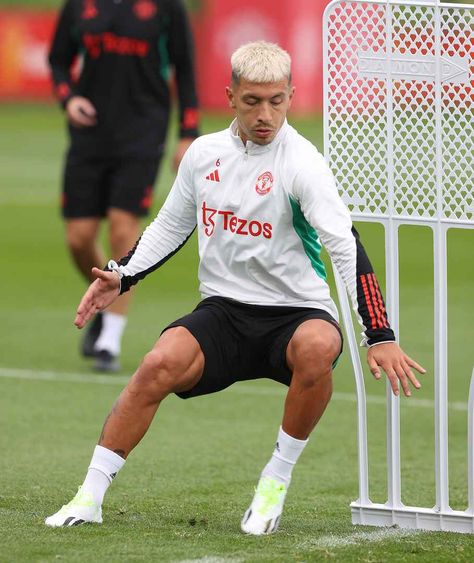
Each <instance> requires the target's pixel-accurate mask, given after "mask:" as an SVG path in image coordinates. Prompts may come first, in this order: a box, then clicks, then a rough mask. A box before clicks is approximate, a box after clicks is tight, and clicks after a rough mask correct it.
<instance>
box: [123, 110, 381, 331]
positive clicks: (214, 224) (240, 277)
mask: <svg viewBox="0 0 474 563" xmlns="http://www.w3.org/2000/svg"><path fill="white" fill-rule="evenodd" d="M196 226H197V229H198V237H199V256H200V264H199V281H200V292H201V294H202V297H203V298H205V297H210V296H222V297H228V298H231V299H235V300H237V301H240V302H242V303H251V304H256V305H273V306H294V307H312V308H320V309H324V310H325V311H328V312H329V313H330V314H331V315H333V317H334V318H336V319H337V318H338V313H337V310H336V307H335V304H334V302H333V300H332V299H331V297H330V294H329V287H328V284H327V283H326V271H325V268H324V265H323V263H322V261H321V258H320V250H321V245H320V241H321V242H322V244H323V245H324V247H325V248H326V250H327V252H328V254H329V255H330V257H331V259H332V261H333V263H334V265H335V266H336V268H337V269H338V271H339V272H340V274H341V276H342V279H343V280H344V283H345V285H346V287H347V290H348V293H349V295H350V297H351V299H352V303H353V306H354V309H355V311H356V312H357V313H360V311H359V310H358V303H357V280H356V277H357V274H356V272H357V264H356V262H357V249H356V238H355V236H354V234H353V233H352V232H351V228H352V221H351V218H350V215H349V211H348V210H347V208H346V206H345V205H344V203H343V202H342V200H341V198H340V197H339V194H338V191H337V188H336V184H335V180H334V177H333V175H332V173H331V171H330V170H329V167H328V165H327V164H326V162H325V160H324V157H323V156H322V155H321V154H320V153H319V152H318V150H317V149H316V148H315V147H314V145H313V144H312V143H310V142H309V141H307V140H306V139H305V138H304V137H302V136H301V135H299V134H298V133H297V131H296V130H295V129H294V128H293V127H291V126H290V125H288V123H287V122H286V121H285V123H284V124H283V126H282V128H281V129H280V131H279V132H278V133H277V135H276V137H275V139H274V140H273V141H272V142H271V143H270V144H268V145H257V144H254V143H252V142H250V141H248V142H247V143H246V145H244V144H243V142H242V140H241V139H240V137H239V136H238V135H237V125H236V121H234V122H233V123H232V124H231V126H230V128H229V129H226V130H224V131H220V132H218V133H213V134H210V135H204V136H202V137H200V138H198V139H196V140H195V141H194V142H193V144H192V145H191V147H190V148H189V149H188V151H187V152H186V154H185V156H184V158H183V160H182V162H181V165H180V167H179V171H178V174H177V177H176V180H175V182H174V185H173V187H172V189H171V191H170V193H169V195H168V198H167V199H166V201H165V203H164V205H163V207H162V208H161V210H160V212H159V213H158V215H157V217H156V219H155V220H154V221H153V222H152V223H151V224H150V225H149V226H148V228H147V229H146V230H145V232H144V233H143V235H142V237H141V239H140V241H139V243H138V245H137V247H136V248H135V249H134V251H133V253H131V254H130V255H129V257H128V258H126V259H124V260H122V261H121V264H122V265H120V266H119V268H118V269H117V270H118V271H119V274H120V275H121V276H122V292H123V291H125V290H126V289H128V287H130V285H132V284H133V283H136V282H137V281H138V279H141V278H142V277H144V276H145V275H146V274H147V273H149V272H150V271H153V270H154V269H156V268H157V267H158V266H160V265H161V264H162V263H163V262H164V261H166V259H167V258H169V257H170V256H172V255H173V254H174V253H175V252H177V250H179V248H180V247H181V246H182V245H183V244H184V243H185V242H186V240H187V239H188V238H189V236H190V235H191V233H192V231H193V230H194V228H195V227H196ZM365 309H366V308H365ZM365 309H364V310H365ZM359 320H360V321H361V324H362V326H363V327H364V331H366V326H367V324H368V323H367V321H366V320H365V319H364V321H362V318H360V316H359ZM364 323H365V324H364ZM386 326H387V328H388V324H387V325H386ZM369 328H370V327H369ZM380 328H382V327H380ZM377 336H378V335H377ZM381 337H382V334H381V335H380V337H379V338H377V337H376V338H375V340H377V339H381ZM387 339H391V338H387V334H386V333H385V334H384V335H383V340H387Z"/></svg>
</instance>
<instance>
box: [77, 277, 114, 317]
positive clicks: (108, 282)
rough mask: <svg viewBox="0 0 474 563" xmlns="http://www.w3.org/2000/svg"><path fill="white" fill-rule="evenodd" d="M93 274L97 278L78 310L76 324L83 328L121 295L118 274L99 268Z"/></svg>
mask: <svg viewBox="0 0 474 563" xmlns="http://www.w3.org/2000/svg"><path fill="white" fill-rule="evenodd" d="M92 273H93V274H94V276H96V277H97V279H96V280H95V281H93V282H92V283H91V284H90V286H89V289H88V290H87V291H86V292H85V294H84V297H83V298H82V299H81V302H80V303H79V307H78V308H77V314H76V319H75V320H74V324H75V325H76V326H77V328H83V327H84V326H85V324H86V323H87V321H88V320H89V319H91V318H92V317H93V316H94V315H95V313H97V311H102V310H103V309H105V308H107V307H108V306H109V305H110V304H111V303H113V302H114V301H115V299H116V298H117V297H118V295H119V293H120V279H119V276H118V274H117V272H104V271H103V270H99V268H92Z"/></svg>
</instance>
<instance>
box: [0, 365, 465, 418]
mask: <svg viewBox="0 0 474 563" xmlns="http://www.w3.org/2000/svg"><path fill="white" fill-rule="evenodd" d="M0 377H4V378H7V379H26V380H28V381H59V382H64V383H93V384H98V385H121V386H123V385H125V384H126V383H127V382H128V380H129V379H130V377H129V376H125V375H98V374H92V373H91V374H90V375H89V374H84V373H61V372H55V371H35V370H30V369H18V368H7V367H0ZM227 392H228V393H237V394H241V395H274V396H281V397H283V396H284V395H285V388H284V387H261V386H253V385H249V384H245V383H240V384H239V385H235V386H233V387H230V388H229V389H227ZM332 399H333V400H336V401H347V402H350V403H355V402H356V396H355V394H352V393H340V392H335V393H334V394H333V396H332ZM366 400H367V403H369V404H375V405H385V397H382V396H377V395H367V396H366ZM401 407H410V408H427V409H433V408H434V401H432V400H430V399H417V398H415V397H410V399H402V401H401ZM448 408H449V409H451V410H454V411H467V400H466V403H464V402H460V401H454V402H451V403H448Z"/></svg>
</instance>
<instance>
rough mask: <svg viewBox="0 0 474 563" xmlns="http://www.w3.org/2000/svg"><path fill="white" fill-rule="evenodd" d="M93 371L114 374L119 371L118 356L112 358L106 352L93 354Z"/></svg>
mask: <svg viewBox="0 0 474 563" xmlns="http://www.w3.org/2000/svg"><path fill="white" fill-rule="evenodd" d="M94 356H95V362H94V369H96V370H97V371H106V372H109V373H111V372H116V371H119V370H120V363H119V359H118V356H114V355H113V354H111V353H110V352H109V351H108V350H99V352H95V353H94Z"/></svg>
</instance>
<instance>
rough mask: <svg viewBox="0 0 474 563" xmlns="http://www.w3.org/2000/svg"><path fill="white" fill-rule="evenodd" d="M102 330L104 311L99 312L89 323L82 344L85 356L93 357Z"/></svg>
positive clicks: (82, 352)
mask: <svg viewBox="0 0 474 563" xmlns="http://www.w3.org/2000/svg"><path fill="white" fill-rule="evenodd" d="M101 330H102V313H97V314H96V316H95V317H94V319H93V320H92V321H91V323H90V324H89V326H88V328H87V331H86V333H85V334H84V338H83V339H82V344H81V354H82V355H83V356H84V358H93V357H94V356H95V353H94V344H95V343H96V341H97V339H98V338H99V336H100V333H101Z"/></svg>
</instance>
